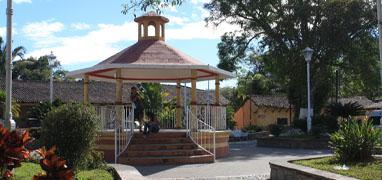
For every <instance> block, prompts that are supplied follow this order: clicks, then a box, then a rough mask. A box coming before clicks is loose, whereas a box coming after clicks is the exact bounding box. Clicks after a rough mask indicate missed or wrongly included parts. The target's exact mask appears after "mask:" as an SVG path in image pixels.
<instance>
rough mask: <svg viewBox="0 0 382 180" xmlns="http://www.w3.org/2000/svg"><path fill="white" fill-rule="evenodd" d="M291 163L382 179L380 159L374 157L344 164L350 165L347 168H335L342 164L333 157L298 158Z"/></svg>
mask: <svg viewBox="0 0 382 180" xmlns="http://www.w3.org/2000/svg"><path fill="white" fill-rule="evenodd" d="M293 163H295V164H299V165H303V166H308V167H312V168H315V169H320V170H324V171H329V172H333V173H336V174H341V175H345V176H351V177H355V178H359V179H368V180H369V179H375V180H381V179H382V159H376V160H373V161H371V162H367V163H353V164H346V165H347V166H348V167H350V169H349V170H335V169H334V166H339V165H340V166H342V165H343V164H339V163H337V162H336V161H335V160H334V158H333V157H325V158H319V159H311V160H299V161H294V162H293Z"/></svg>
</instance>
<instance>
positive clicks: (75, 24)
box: [70, 23, 90, 30]
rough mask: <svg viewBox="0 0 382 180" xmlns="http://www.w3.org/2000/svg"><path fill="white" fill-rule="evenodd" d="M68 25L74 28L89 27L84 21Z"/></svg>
mask: <svg viewBox="0 0 382 180" xmlns="http://www.w3.org/2000/svg"><path fill="white" fill-rule="evenodd" d="M70 27H72V28H74V29H75V30H87V29H90V25H89V24H86V23H73V24H71V25H70Z"/></svg>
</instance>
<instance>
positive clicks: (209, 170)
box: [112, 141, 330, 180]
mask: <svg viewBox="0 0 382 180" xmlns="http://www.w3.org/2000/svg"><path fill="white" fill-rule="evenodd" d="M230 150H231V152H230V155H229V156H228V157H225V158H221V159H217V160H216V163H212V164H194V165H180V166H175V165H159V166H136V167H133V166H126V165H112V166H114V167H115V168H116V170H117V171H118V172H119V174H120V175H121V177H122V179H134V180H135V179H136V180H140V179H200V180H210V179H211V180H212V179H213V180H215V179H223V180H225V179H227V180H236V179H267V178H269V174H270V167H269V161H271V160H280V159H286V160H289V159H294V158H301V157H305V156H311V155H320V154H322V155H327V154H329V153H330V152H329V151H328V150H303V149H281V148H262V147H257V146H256V142H255V141H250V142H239V143H231V144H230Z"/></svg>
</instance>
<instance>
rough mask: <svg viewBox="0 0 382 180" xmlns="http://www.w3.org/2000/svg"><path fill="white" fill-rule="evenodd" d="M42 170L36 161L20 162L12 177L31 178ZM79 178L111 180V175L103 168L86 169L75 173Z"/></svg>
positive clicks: (16, 179) (81, 179)
mask: <svg viewBox="0 0 382 180" xmlns="http://www.w3.org/2000/svg"><path fill="white" fill-rule="evenodd" d="M39 172H43V170H42V169H41V167H40V165H39V164H36V163H22V165H21V167H19V168H16V170H15V175H14V179H15V180H27V179H32V177H33V175H36V174H38V173H39ZM77 179H79V180H89V179H90V180H93V179H94V180H95V179H102V180H104V179H105V180H109V179H110V180H113V176H112V175H111V174H110V173H109V172H108V171H106V170H104V169H95V170H86V171H80V172H79V173H78V174H77Z"/></svg>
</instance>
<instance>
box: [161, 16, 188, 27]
mask: <svg viewBox="0 0 382 180" xmlns="http://www.w3.org/2000/svg"><path fill="white" fill-rule="evenodd" d="M166 17H167V18H168V19H169V20H170V23H171V24H176V25H184V24H185V23H187V22H189V21H190V19H189V18H187V17H179V16H166Z"/></svg>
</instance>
